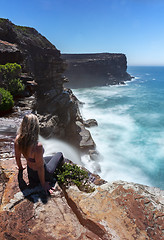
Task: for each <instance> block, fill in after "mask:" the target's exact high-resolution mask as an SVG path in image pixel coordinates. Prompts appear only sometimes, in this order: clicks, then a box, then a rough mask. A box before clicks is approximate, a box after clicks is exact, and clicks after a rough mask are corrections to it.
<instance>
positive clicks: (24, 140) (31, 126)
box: [17, 114, 39, 155]
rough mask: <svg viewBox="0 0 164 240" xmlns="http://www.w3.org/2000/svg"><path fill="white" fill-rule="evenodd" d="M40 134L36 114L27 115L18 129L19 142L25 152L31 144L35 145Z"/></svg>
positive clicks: (25, 152) (24, 152)
mask: <svg viewBox="0 0 164 240" xmlns="http://www.w3.org/2000/svg"><path fill="white" fill-rule="evenodd" d="M38 135H39V121H38V118H37V116H35V115H34V114H29V115H25V116H24V118H23V120H22V123H21V125H20V128H19V130H18V138H17V142H18V145H19V148H20V150H21V151H22V153H23V154H25V155H26V154H27V151H28V149H29V147H30V146H35V145H36V144H37V141H38Z"/></svg>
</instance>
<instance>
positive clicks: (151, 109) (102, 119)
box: [73, 66, 164, 189]
mask: <svg viewBox="0 0 164 240" xmlns="http://www.w3.org/2000/svg"><path fill="white" fill-rule="evenodd" d="M127 72H128V73H129V74H130V75H132V76H134V77H135V78H134V79H132V81H129V82H126V84H125V85H114V86H103V87H93V88H80V89H73V92H74V94H75V95H76V96H77V98H78V99H79V100H80V101H81V102H84V103H85V104H83V106H82V107H81V113H82V116H83V118H84V119H86V120H87V119H91V118H94V119H96V120H97V122H98V126H97V127H92V128H89V131H90V132H91V135H92V137H93V139H94V141H95V143H96V149H97V151H98V152H99V153H100V159H99V160H97V161H92V160H90V158H89V157H88V156H83V157H82V162H83V164H84V165H85V167H86V168H88V169H89V170H90V171H94V172H98V174H99V175H100V176H101V177H102V178H103V179H105V180H107V181H109V182H110V181H117V180H123V181H128V182H135V183H139V184H144V185H148V186H154V187H159V188H160V189H164V67H132V66H131V67H128V70H127ZM100 81H101V79H100Z"/></svg>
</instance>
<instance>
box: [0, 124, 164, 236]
mask: <svg viewBox="0 0 164 240" xmlns="http://www.w3.org/2000/svg"><path fill="white" fill-rule="evenodd" d="M2 123H3V121H2ZM2 123H1V126H2V129H4V130H6V129H5V128H4V125H3V124H2ZM7 126H8V128H9V130H10V131H8V136H7V139H8V141H6V146H4V147H3V149H4V152H8V151H9V149H10V147H9V146H10V145H11V142H12V139H13V135H12V134H13V133H15V125H14V121H11V119H8V121H7ZM7 126H6V128H7ZM9 126H10V127H9ZM11 126H14V128H12V127H11ZM11 129H13V131H11ZM1 137H2V135H1ZM10 151H11V149H10ZM13 157H14V156H13V155H12V156H5V155H2V156H1V160H0V203H1V205H0V223H1V224H0V239H2V240H5V239H12V240H19V239H25V240H26V239H27V240H29V239H30V240H33V239H35V240H39V239H40V240H42V239H50V240H51V239H52V240H53V239H60V240H61V239H63V240H64V239H68V240H69V239H70V240H72V239H74V240H81V239H82V240H84V239H88V240H89V239H93V240H95V239H97V240H100V239H102V240H112V239H128V240H132V239H136V240H142V239H143V240H145V239H152V240H160V239H162V233H163V228H164V226H163V222H164V221H163V217H164V215H163V210H164V209H163V204H164V191H161V190H160V189H157V188H151V187H147V186H143V185H139V184H134V183H127V182H122V181H118V182H113V183H105V181H104V180H103V179H101V178H100V177H99V176H98V175H94V174H91V175H90V180H91V182H92V183H91V185H92V186H93V187H94V188H95V189H96V190H95V191H94V192H93V193H84V192H82V191H80V190H79V189H78V188H77V187H75V186H71V187H70V188H68V189H64V188H60V187H59V185H58V184H56V187H55V190H54V191H53V192H52V194H51V197H46V196H45V194H44V192H43V190H42V188H41V187H40V186H36V187H35V188H29V186H28V178H27V170H24V171H23V173H22V172H19V174H18V171H17V169H16V163H15V159H14V158H13ZM25 165H26V161H25V159H24V160H23V166H25ZM89 174H90V173H89ZM104 183H105V184H104Z"/></svg>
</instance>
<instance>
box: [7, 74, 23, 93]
mask: <svg viewBox="0 0 164 240" xmlns="http://www.w3.org/2000/svg"><path fill="white" fill-rule="evenodd" d="M24 89H25V86H24V84H23V83H22V81H21V80H20V79H19V78H14V79H12V80H10V82H9V84H8V90H9V92H10V93H11V94H12V95H13V96H19V95H20V94H21V92H22V91H24Z"/></svg>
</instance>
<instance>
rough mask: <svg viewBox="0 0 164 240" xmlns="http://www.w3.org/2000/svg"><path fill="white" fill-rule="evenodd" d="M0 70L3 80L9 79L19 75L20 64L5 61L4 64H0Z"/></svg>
mask: <svg viewBox="0 0 164 240" xmlns="http://www.w3.org/2000/svg"><path fill="white" fill-rule="evenodd" d="M0 72H2V75H3V79H4V81H9V80H11V79H14V78H18V77H20V74H21V66H20V65H19V64H17V63H6V64H5V65H0Z"/></svg>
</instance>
